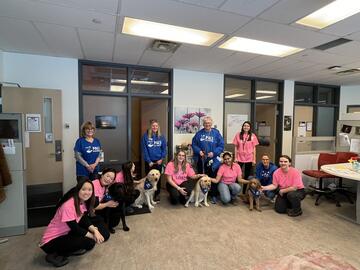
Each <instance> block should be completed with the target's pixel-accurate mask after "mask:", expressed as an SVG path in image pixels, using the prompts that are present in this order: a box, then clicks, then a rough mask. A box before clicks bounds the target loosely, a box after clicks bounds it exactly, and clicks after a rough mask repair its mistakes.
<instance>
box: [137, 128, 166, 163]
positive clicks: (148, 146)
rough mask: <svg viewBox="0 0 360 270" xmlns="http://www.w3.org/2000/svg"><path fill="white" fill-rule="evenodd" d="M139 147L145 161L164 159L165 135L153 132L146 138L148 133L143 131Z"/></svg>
mask: <svg viewBox="0 0 360 270" xmlns="http://www.w3.org/2000/svg"><path fill="white" fill-rule="evenodd" d="M141 149H142V152H143V154H144V160H145V162H147V163H150V162H155V161H158V160H160V159H164V158H165V157H166V140H165V137H164V136H160V137H158V135H156V134H153V135H152V137H151V138H148V134H147V132H145V134H144V136H143V137H142V139H141Z"/></svg>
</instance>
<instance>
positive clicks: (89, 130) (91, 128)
mask: <svg viewBox="0 0 360 270" xmlns="http://www.w3.org/2000/svg"><path fill="white" fill-rule="evenodd" d="M85 130H89V131H90V130H95V128H85Z"/></svg>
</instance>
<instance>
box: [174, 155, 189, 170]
mask: <svg viewBox="0 0 360 270" xmlns="http://www.w3.org/2000/svg"><path fill="white" fill-rule="evenodd" d="M181 152H182V153H184V155H185V159H184V162H183V163H182V164H181V170H182V171H183V172H184V173H185V172H186V164H187V159H186V153H185V152H184V151H183V150H179V151H177V152H176V153H175V157H174V167H175V173H178V171H179V161H178V155H179V154H180V153H181Z"/></svg>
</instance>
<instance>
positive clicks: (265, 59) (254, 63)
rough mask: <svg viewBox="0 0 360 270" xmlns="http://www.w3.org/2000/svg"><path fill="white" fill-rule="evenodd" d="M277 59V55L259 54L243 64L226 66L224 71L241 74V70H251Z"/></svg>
mask: <svg viewBox="0 0 360 270" xmlns="http://www.w3.org/2000/svg"><path fill="white" fill-rule="evenodd" d="M277 59H278V58H277V57H273V56H266V55H260V56H257V57H255V58H253V59H251V60H249V61H247V62H245V63H243V64H239V65H235V66H232V67H229V68H227V69H226V70H225V73H227V74H238V75H241V73H242V72H245V71H248V70H252V69H254V68H257V67H260V66H263V65H265V64H268V63H271V62H274V61H276V60H277Z"/></svg>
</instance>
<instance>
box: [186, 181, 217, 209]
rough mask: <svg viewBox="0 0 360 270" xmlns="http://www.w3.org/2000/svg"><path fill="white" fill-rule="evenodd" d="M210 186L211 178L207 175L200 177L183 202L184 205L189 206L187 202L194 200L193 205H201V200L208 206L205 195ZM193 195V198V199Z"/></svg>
mask: <svg viewBox="0 0 360 270" xmlns="http://www.w3.org/2000/svg"><path fill="white" fill-rule="evenodd" d="M210 188H211V179H210V177H208V176H207V175H205V176H203V177H201V178H200V179H199V180H198V181H197V182H196V184H195V187H194V189H193V190H192V191H191V194H190V197H189V199H188V200H187V202H186V203H185V207H189V203H191V202H195V207H199V206H202V205H201V202H204V205H205V206H209V204H208V202H207V195H208V193H209V190H210ZM194 197H195V199H194Z"/></svg>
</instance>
